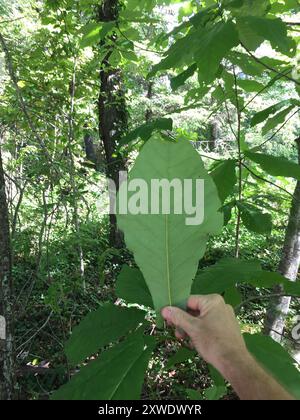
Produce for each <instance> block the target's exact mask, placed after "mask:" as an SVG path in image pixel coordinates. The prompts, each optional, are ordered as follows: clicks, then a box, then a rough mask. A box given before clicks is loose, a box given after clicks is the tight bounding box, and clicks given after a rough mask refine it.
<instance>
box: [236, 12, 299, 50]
mask: <svg viewBox="0 0 300 420" xmlns="http://www.w3.org/2000/svg"><path fill="white" fill-rule="evenodd" d="M237 27H238V30H239V34H240V39H241V41H242V42H243V43H244V44H245V45H246V46H247V47H248V48H250V49H251V50H256V49H257V48H258V47H259V46H260V44H261V43H262V42H263V41H265V40H267V41H270V43H271V45H272V47H273V48H274V49H275V50H278V51H280V52H281V53H283V54H286V55H291V54H293V52H294V51H295V43H294V42H293V41H292V39H291V38H289V37H288V36H287V26H286V24H285V23H284V22H283V21H282V20H281V19H279V18H275V19H266V18H263V17H258V16H244V17H239V18H237Z"/></svg>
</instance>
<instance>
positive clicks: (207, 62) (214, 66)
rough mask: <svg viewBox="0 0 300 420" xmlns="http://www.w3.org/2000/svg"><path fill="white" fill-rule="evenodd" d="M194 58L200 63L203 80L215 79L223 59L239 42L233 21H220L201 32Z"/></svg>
mask: <svg viewBox="0 0 300 420" xmlns="http://www.w3.org/2000/svg"><path fill="white" fill-rule="evenodd" d="M199 35H200V36H199V40H198V44H197V49H196V50H195V54H194V59H195V61H196V62H197V64H198V68H199V74H200V76H201V80H204V81H206V82H207V81H211V80H213V79H214V77H215V74H216V72H217V70H218V67H219V64H220V62H221V60H222V59H223V58H224V57H225V56H226V55H227V53H228V52H229V51H230V50H231V49H232V48H233V47H235V46H236V45H238V43H239V39H238V33H237V30H236V28H235V25H234V24H233V23H232V22H231V21H227V22H226V23H222V22H219V23H217V24H215V25H214V26H213V27H212V28H211V29H207V28H205V29H203V30H202V32H201V33H200V32H199Z"/></svg>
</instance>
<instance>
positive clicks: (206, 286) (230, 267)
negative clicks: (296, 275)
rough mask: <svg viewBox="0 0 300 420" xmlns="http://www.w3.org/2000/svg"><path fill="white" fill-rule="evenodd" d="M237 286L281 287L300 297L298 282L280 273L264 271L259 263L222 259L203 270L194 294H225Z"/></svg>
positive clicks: (198, 276) (196, 279)
mask: <svg viewBox="0 0 300 420" xmlns="http://www.w3.org/2000/svg"><path fill="white" fill-rule="evenodd" d="M237 284H250V285H252V286H254V287H260V288H266V289H271V288H272V287H273V286H276V285H281V286H282V287H283V290H284V291H285V292H286V293H287V294H291V295H296V296H297V295H300V284H299V283H298V282H291V281H290V280H288V279H286V278H285V277H283V276H282V275H281V274H279V273H276V272H270V271H265V270H262V269H261V266H260V264H259V262H258V261H251V260H250V261H247V260H240V259H236V258H222V259H221V260H220V261H218V262H217V263H216V264H215V265H212V266H210V267H206V268H204V269H203V270H201V271H200V272H199V274H198V275H197V276H196V278H195V280H194V283H193V287H192V293H193V294H195V295H208V294H211V293H218V294H223V293H224V292H227V291H228V290H229V291H230V290H231V289H232V288H234V287H235V286H236V285H237ZM225 298H226V293H225ZM225 300H226V299H225Z"/></svg>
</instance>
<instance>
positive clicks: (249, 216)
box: [237, 202, 272, 235]
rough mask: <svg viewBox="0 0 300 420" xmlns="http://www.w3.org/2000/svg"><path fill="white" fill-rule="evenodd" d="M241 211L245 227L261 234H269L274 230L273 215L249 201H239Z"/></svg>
mask: <svg viewBox="0 0 300 420" xmlns="http://www.w3.org/2000/svg"><path fill="white" fill-rule="evenodd" d="M237 206H238V208H239V209H240V211H241V218H242V221H243V223H244V225H245V227H246V228H247V229H248V230H250V231H251V232H255V233H259V234H261V235H264V234H269V233H271V230H272V216H271V214H270V213H266V212H263V211H262V210H260V209H259V208H258V207H255V206H253V205H251V204H249V203H244V202H243V203H241V202H238V203H237Z"/></svg>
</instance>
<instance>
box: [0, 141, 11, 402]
mask: <svg viewBox="0 0 300 420" xmlns="http://www.w3.org/2000/svg"><path fill="white" fill-rule="evenodd" d="M13 398H14V349H13V304H12V268H11V244H10V233H9V219H8V208H7V200H6V192H5V180H4V172H3V165H2V156H1V148H0V400H11V399H13Z"/></svg>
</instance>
